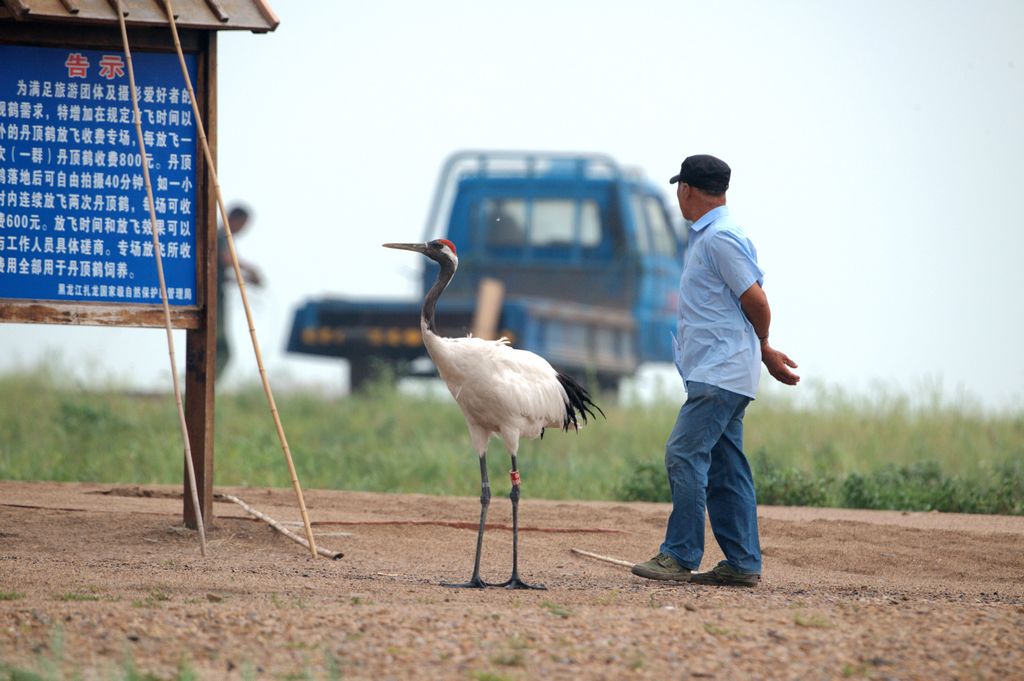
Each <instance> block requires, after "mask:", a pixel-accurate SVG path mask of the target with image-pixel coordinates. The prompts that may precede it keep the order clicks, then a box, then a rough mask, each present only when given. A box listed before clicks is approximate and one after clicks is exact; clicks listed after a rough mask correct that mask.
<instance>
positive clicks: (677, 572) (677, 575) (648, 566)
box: [633, 553, 690, 582]
mask: <svg viewBox="0 0 1024 681" xmlns="http://www.w3.org/2000/svg"><path fill="white" fill-rule="evenodd" d="M633 574H634V575H636V576H638V577H646V578H647V579H664V580H668V581H672V582H688V581H690V569H689V568H684V567H683V566H682V565H680V564H679V563H677V562H676V559H675V558H673V557H672V556H668V555H665V554H664V553H659V554H658V555H656V556H655V557H654V558H651V559H650V560H649V561H647V562H646V563H638V564H636V565H634V566H633Z"/></svg>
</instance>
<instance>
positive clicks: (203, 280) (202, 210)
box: [0, 21, 218, 528]
mask: <svg viewBox="0 0 1024 681" xmlns="http://www.w3.org/2000/svg"><path fill="white" fill-rule="evenodd" d="M128 37H129V43H130V44H131V45H132V50H133V51H135V50H139V51H143V52H144V51H151V52H167V53H172V54H173V53H174V52H175V48H174V42H173V39H172V37H171V32H170V30H169V29H168V28H151V27H134V28H133V27H131V26H129V28H128ZM180 39H181V45H182V49H183V50H184V52H185V53H187V54H188V53H191V54H194V55H195V57H196V60H197V78H196V82H195V83H194V86H195V92H196V98H197V99H198V100H199V101H198V102H197V104H198V108H199V111H200V114H201V115H202V118H203V121H204V125H205V128H206V135H207V139H208V141H209V144H210V152H211V154H212V155H213V158H214V160H215V162H216V157H217V96H216V92H217V34H216V33H215V32H214V31H211V30H194V29H182V30H181V31H180ZM0 45H20V46H35V47H60V48H71V49H75V48H77V49H98V50H110V51H113V52H118V53H120V52H122V51H123V45H122V42H121V35H120V32H119V30H118V28H117V26H116V25H115V26H109V27H108V26H100V25H94V24H90V25H72V24H69V23H43V22H39V23H33V22H23V21H0ZM194 163H195V169H196V185H195V186H196V219H195V239H196V243H195V261H196V288H195V291H196V295H195V301H196V304H195V305H188V306H172V307H171V325H172V327H173V328H175V329H184V330H185V331H186V340H185V405H184V407H185V420H186V424H187V426H188V432H189V444H190V446H191V449H192V462H193V465H194V468H195V475H196V485H197V488H198V493H199V506H200V509H201V511H202V517H203V519H204V521H205V523H206V525H207V527H209V526H210V525H211V524H212V518H213V460H214V447H213V432H214V430H213V426H214V380H213V378H214V373H215V366H216V359H217V357H216V354H217V344H216V330H217V296H216V290H217V285H218V282H217V217H216V216H217V211H216V196H215V194H214V189H213V186H212V185H211V183H210V179H209V173H208V171H207V167H206V159H205V157H204V155H203V154H202V153H197V154H195V158H194ZM0 322H13V323H30V324H70V325H91V326H115V327H116V326H120V327H142V328H149V327H152V328H164V324H165V321H164V313H163V309H162V307H161V305H160V304H154V305H148V304H134V303H107V302H77V301H76V302H64V301H50V300H13V299H0ZM182 469H183V471H184V470H185V464H184V461H183V462H182ZM184 479H185V483H184V490H185V493H184V494H183V498H184V505H183V510H182V514H183V518H184V520H185V524H186V525H188V526H189V527H192V528H195V527H196V526H197V523H196V514H195V509H194V507H193V505H192V499H191V494H190V492H189V487H188V481H187V477H185V478H184Z"/></svg>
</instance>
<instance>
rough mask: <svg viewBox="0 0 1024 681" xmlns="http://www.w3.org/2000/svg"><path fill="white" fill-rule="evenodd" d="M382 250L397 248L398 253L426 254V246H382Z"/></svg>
mask: <svg viewBox="0 0 1024 681" xmlns="http://www.w3.org/2000/svg"><path fill="white" fill-rule="evenodd" d="M383 246H384V248H397V249H398V250H400V251H416V252H417V253H422V254H423V255H426V254H427V245H426V244H383Z"/></svg>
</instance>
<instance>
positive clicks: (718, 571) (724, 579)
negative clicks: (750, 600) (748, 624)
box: [633, 560, 761, 587]
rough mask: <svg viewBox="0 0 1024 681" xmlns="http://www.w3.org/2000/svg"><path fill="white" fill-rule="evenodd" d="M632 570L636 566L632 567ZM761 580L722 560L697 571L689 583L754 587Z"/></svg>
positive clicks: (759, 577) (756, 575) (754, 573)
mask: <svg viewBox="0 0 1024 681" xmlns="http://www.w3.org/2000/svg"><path fill="white" fill-rule="evenodd" d="M633 569H634V570H635V569H636V568H633ZM760 582H761V575H759V574H757V573H756V572H740V571H738V570H735V569H733V567H732V566H731V565H729V563H727V562H725V561H724V560H723V561H722V562H721V563H719V564H718V565H716V566H715V567H714V568H713V569H711V570H709V571H708V572H698V573H695V574H694V575H693V577H692V578H691V579H690V583H691V584H706V585H710V586H746V587H754V586H757V585H758V584H759V583H760Z"/></svg>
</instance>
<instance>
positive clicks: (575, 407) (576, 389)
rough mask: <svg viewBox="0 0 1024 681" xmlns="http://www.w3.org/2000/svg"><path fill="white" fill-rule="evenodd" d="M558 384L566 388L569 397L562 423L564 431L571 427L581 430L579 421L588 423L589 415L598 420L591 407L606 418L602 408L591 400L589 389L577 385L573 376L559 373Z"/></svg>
mask: <svg viewBox="0 0 1024 681" xmlns="http://www.w3.org/2000/svg"><path fill="white" fill-rule="evenodd" d="M558 382H559V383H561V384H562V387H563V388H565V394H566V395H567V396H568V397H569V402H568V403H567V404H566V405H565V420H564V421H563V422H562V430H565V431H568V430H569V427H570V426H572V428H573V430H576V429H577V428H579V421H583V423H586V422H587V415H588V414H589V415H590V418H596V416H595V415H594V412H593V411H591V407H593V408H594V409H596V410H597V411H598V412H600V414H601V416H604V412H603V411H601V407H599V406H597V405H596V404H594V401H593V400H592V399H590V393H588V392H587V389H586V388H584V387H583V386H582V385H580V384H579V383H577V382H576V379H574V378H573V377H572V376H566V375H565V374H563V373H561V372H559V374H558ZM605 418H607V417H605Z"/></svg>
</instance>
